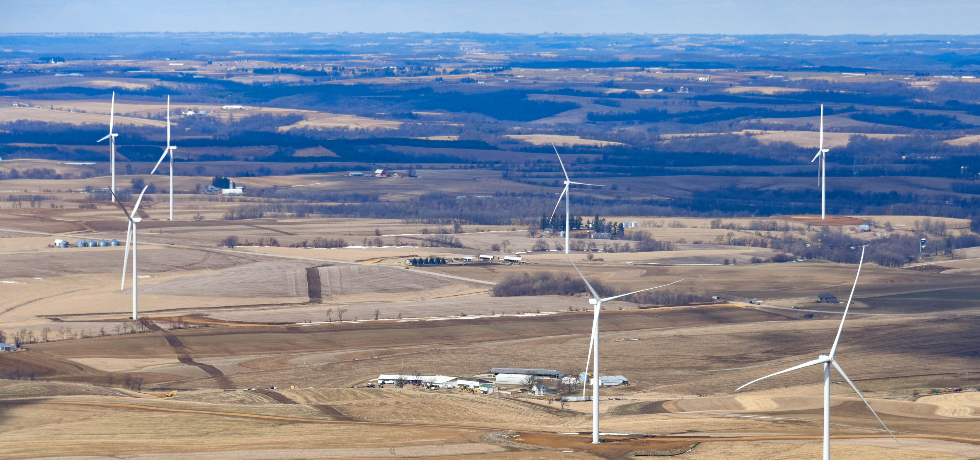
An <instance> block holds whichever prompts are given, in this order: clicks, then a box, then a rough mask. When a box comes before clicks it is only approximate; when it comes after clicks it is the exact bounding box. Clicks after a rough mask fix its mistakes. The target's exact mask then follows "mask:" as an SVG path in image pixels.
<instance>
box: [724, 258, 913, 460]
mask: <svg viewBox="0 0 980 460" xmlns="http://www.w3.org/2000/svg"><path fill="white" fill-rule="evenodd" d="M865 248H867V246H861V261H860V262H858V271H857V276H855V277H854V286H852V287H851V296H850V297H848V298H847V306H846V307H844V317H843V318H841V320H840V327H839V328H838V329H837V338H835V339H834V344H833V346H831V347H830V354H829V355H825V354H823V353H821V354H820V357H818V358H817V359H815V360H813V361H807V362H805V363H803V364H800V365H797V366H793V367H791V368H789V369H786V370H782V371H779V372H776V373H775V374H769V375H767V376H765V377H762V378H758V379H755V380H753V381H751V382H749V383H746V384H745V385H742V386H740V387H738V389H736V390H735V391H738V390H741V389H742V388H745V387H747V386H749V385H751V384H753V383H755V382H758V381H760V380H764V379H767V378H769V377H772V376H774V375H779V374H783V373H786V372H790V371H795V370H797V369H803V368H804V367H810V366H816V365H817V364H823V460H830V367H831V366H833V367H834V369H837V373H838V374H840V376H841V377H844V381H846V382H847V384H848V385H850V386H851V389H853V390H854V392H855V393H857V395H858V396H859V397H860V398H861V401H864V404H865V405H867V406H868V409H870V410H871V413H872V414H874V416H875V418H876V419H878V423H881V426H883V427H884V428H885V431H887V432H888V434H890V435H891V437H892V438H894V439H895V442H897V443H898V444H899V445H901V444H902V443H901V442H900V441H899V440H898V438H896V437H895V435H894V434H893V433H892V431H891V430H889V429H888V427H887V426H885V422H882V421H881V417H878V414H877V413H876V412H875V410H874V409H871V404H869V403H868V400H867V399H864V395H862V394H861V392H860V391H858V389H857V387H856V386H854V382H851V379H849V378H847V374H845V373H844V369H841V367H840V365H839V364H837V361H836V360H834V356H835V355H836V354H837V344H838V343H839V342H840V335H841V332H842V331H843V330H844V321H845V320H847V311H848V310H849V309H850V308H851V300H852V299H853V298H854V289H855V288H857V282H858V277H860V276H861V265H863V264H864V250H865Z"/></svg>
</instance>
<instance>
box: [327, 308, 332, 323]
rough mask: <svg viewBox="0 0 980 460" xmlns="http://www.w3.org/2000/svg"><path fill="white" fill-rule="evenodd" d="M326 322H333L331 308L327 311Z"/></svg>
mask: <svg viewBox="0 0 980 460" xmlns="http://www.w3.org/2000/svg"><path fill="white" fill-rule="evenodd" d="M327 322H329V323H332V322H333V308H328V309H327Z"/></svg>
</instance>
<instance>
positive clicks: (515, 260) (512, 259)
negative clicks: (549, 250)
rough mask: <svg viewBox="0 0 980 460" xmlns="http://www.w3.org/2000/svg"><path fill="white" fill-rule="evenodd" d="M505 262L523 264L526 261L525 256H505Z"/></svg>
mask: <svg viewBox="0 0 980 460" xmlns="http://www.w3.org/2000/svg"><path fill="white" fill-rule="evenodd" d="M504 262H507V263H511V264H521V263H524V258H523V257H520V256H504Z"/></svg>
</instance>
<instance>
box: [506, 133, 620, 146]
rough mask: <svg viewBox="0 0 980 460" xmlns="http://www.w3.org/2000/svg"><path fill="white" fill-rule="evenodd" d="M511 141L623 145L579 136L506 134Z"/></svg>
mask: <svg viewBox="0 0 980 460" xmlns="http://www.w3.org/2000/svg"><path fill="white" fill-rule="evenodd" d="M507 137H509V138H511V139H518V140H521V141H524V142H527V143H530V144H534V145H549V144H555V145H569V146H574V145H591V146H596V147H605V146H607V145H623V144H622V143H620V142H610V141H600V140H595V139H582V138H581V137H580V136H563V135H559V134H508V135H507Z"/></svg>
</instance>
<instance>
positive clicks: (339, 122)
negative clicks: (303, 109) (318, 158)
mask: <svg viewBox="0 0 980 460" xmlns="http://www.w3.org/2000/svg"><path fill="white" fill-rule="evenodd" d="M401 125H402V122H400V121H389V120H379V119H376V118H367V117H359V116H357V115H343V114H334V113H317V112H313V113H311V114H308V115H307V116H306V119H305V120H301V121H297V122H296V123H293V124H291V125H287V126H280V127H279V131H289V130H291V129H323V128H326V129H334V128H348V129H367V130H376V129H398V127H399V126H401Z"/></svg>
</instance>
